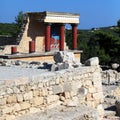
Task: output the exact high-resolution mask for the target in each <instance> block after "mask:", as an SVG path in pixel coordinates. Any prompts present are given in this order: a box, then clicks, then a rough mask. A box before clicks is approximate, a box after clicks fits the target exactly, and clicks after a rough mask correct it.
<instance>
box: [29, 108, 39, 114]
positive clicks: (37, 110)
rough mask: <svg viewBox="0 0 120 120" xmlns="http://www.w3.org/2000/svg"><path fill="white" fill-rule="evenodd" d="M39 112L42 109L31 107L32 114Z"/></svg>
mask: <svg viewBox="0 0 120 120" xmlns="http://www.w3.org/2000/svg"><path fill="white" fill-rule="evenodd" d="M37 112H40V108H35V107H31V108H30V113H32V114H33V113H37Z"/></svg>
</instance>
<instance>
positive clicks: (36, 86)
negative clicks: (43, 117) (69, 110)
mask: <svg viewBox="0 0 120 120" xmlns="http://www.w3.org/2000/svg"><path fill="white" fill-rule="evenodd" d="M69 60H70V59H69ZM71 62H72V64H74V62H73V59H71ZM16 64H18V65H19V64H21V63H19V62H17V63H16ZM32 64H35V63H34V62H33V63H32ZM36 64H38V63H36ZM47 66H48V65H47ZM100 71H101V69H100V67H99V65H94V66H83V67H78V68H74V69H65V70H60V71H55V72H45V73H43V74H40V75H37V76H36V75H35V76H34V75H33V76H32V77H30V78H29V77H28V78H27V77H25V78H17V79H14V80H5V81H0V120H1V119H6V118H9V119H6V120H14V119H15V118H16V116H21V115H23V114H27V113H35V112H41V111H44V112H45V111H46V110H47V109H51V108H54V107H56V106H59V105H64V106H67V107H76V106H78V105H79V104H82V105H85V106H87V107H90V108H93V109H95V110H96V111H97V112H98V115H99V117H103V114H104V110H103V106H102V103H103V90H102V84H101V74H100ZM87 117H90V116H87V115H86V120H87Z"/></svg>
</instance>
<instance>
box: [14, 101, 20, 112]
mask: <svg viewBox="0 0 120 120" xmlns="http://www.w3.org/2000/svg"><path fill="white" fill-rule="evenodd" d="M13 108H14V109H13V110H14V112H16V111H20V110H21V107H20V104H18V103H16V104H14V105H13Z"/></svg>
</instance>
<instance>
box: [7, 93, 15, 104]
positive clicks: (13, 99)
mask: <svg viewBox="0 0 120 120" xmlns="http://www.w3.org/2000/svg"><path fill="white" fill-rule="evenodd" d="M6 102H7V103H8V104H11V103H16V102H17V97H16V96H15V95H12V96H8V97H7V99H6Z"/></svg>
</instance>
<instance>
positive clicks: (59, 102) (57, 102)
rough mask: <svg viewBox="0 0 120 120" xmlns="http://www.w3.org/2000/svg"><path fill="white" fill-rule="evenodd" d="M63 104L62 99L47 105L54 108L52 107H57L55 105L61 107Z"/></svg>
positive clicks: (48, 107)
mask: <svg viewBox="0 0 120 120" xmlns="http://www.w3.org/2000/svg"><path fill="white" fill-rule="evenodd" d="M60 105H61V101H56V102H53V103H52V104H50V105H48V106H47V109H52V108H55V107H57V106H58V107H59V106H60Z"/></svg>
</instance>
